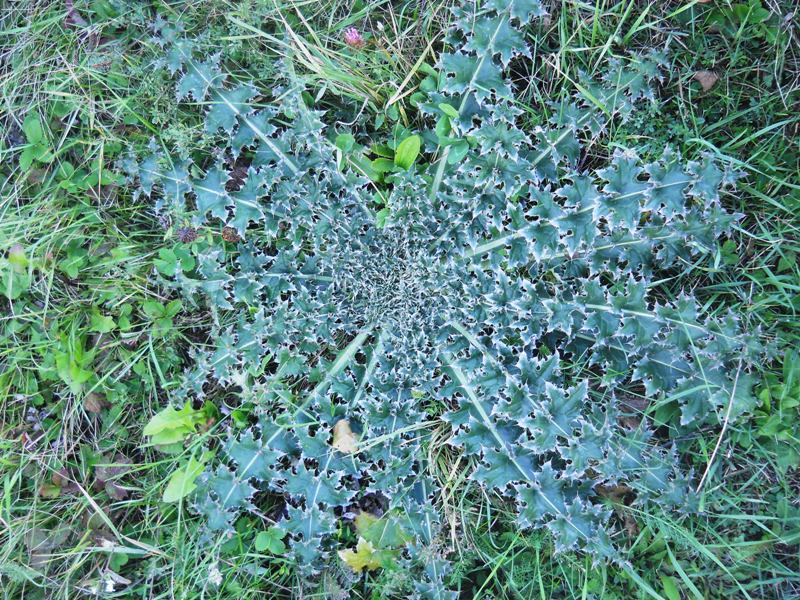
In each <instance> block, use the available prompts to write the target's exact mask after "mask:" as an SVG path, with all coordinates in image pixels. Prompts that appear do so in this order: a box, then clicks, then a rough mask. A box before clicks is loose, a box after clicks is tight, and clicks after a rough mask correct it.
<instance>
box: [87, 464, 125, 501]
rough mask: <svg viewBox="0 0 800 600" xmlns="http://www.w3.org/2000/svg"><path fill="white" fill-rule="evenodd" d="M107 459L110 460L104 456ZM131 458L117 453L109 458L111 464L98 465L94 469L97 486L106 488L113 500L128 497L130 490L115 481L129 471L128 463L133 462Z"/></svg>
mask: <svg viewBox="0 0 800 600" xmlns="http://www.w3.org/2000/svg"><path fill="white" fill-rule="evenodd" d="M103 458H104V459H105V460H109V459H108V458H106V457H103ZM131 462H132V461H131V459H129V458H128V457H127V456H125V455H124V454H120V453H117V454H115V455H114V458H113V459H111V460H109V464H105V465H98V466H97V467H95V469H94V476H95V488H96V489H98V488H99V489H105V491H106V493H107V494H108V495H109V497H110V498H112V499H113V500H124V499H125V498H127V497H128V494H129V492H128V490H126V489H125V488H124V487H122V486H120V485H119V484H117V483H116V481H114V480H115V479H116V478H119V477H122V476H123V475H125V473H127V472H128V471H129V468H128V465H130V464H131Z"/></svg>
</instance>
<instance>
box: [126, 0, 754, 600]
mask: <svg viewBox="0 0 800 600" xmlns="http://www.w3.org/2000/svg"><path fill="white" fill-rule="evenodd" d="M455 13H456V20H455V24H454V26H453V27H452V30H451V31H450V33H449V39H448V41H449V45H450V47H451V48H452V50H451V51H450V52H446V53H444V54H442V56H441V58H440V61H439V65H438V66H439V71H440V73H441V74H442V77H441V85H440V86H439V89H438V90H437V91H436V92H434V93H431V94H429V98H428V101H426V102H425V103H423V104H422V105H421V108H422V110H423V111H424V112H426V113H428V114H430V115H431V116H432V117H435V118H440V117H442V116H445V115H447V114H450V115H452V114H453V113H454V112H455V113H457V117H453V118H451V125H452V127H451V132H450V133H449V134H448V137H447V138H446V139H439V140H438V143H439V144H440V145H439V147H438V148H437V139H436V136H434V135H432V134H431V133H426V134H425V138H426V139H427V140H428V142H427V143H428V146H427V148H426V149H425V150H426V151H427V152H428V155H429V156H432V157H433V160H432V162H431V165H430V166H429V167H428V168H427V169H421V168H412V169H410V170H408V171H406V172H403V173H398V174H395V175H393V176H392V178H391V194H390V198H389V201H388V205H389V208H390V216H389V218H388V220H387V222H386V224H385V226H383V227H379V226H378V225H377V223H376V217H375V215H374V214H373V212H372V211H371V210H370V208H369V207H370V202H371V195H372V190H371V187H370V184H369V182H368V181H367V180H366V179H365V178H364V177H363V176H362V175H360V174H359V173H357V172H356V171H355V170H353V169H351V168H349V167H348V166H346V165H344V166H342V165H340V164H338V161H337V155H336V152H335V149H334V147H333V145H332V144H331V142H330V141H329V140H328V137H327V136H328V135H329V133H328V131H327V130H326V127H325V125H324V123H323V120H322V119H323V117H324V115H323V114H322V113H320V112H318V111H314V110H311V109H310V108H308V107H307V106H306V104H305V102H304V101H303V99H302V96H301V92H302V86H301V85H300V84H299V83H297V81H296V79H293V78H291V77H288V78H287V84H286V86H285V87H284V88H283V89H280V90H275V91H274V92H273V94H272V95H273V96H274V101H272V102H269V103H268V104H267V103H264V99H263V98H264V95H265V91H263V90H257V89H256V88H254V87H253V86H251V85H248V84H241V83H234V82H231V81H228V80H227V78H226V76H225V74H224V72H223V70H222V69H221V68H220V65H219V62H218V57H216V56H206V57H200V56H199V53H198V52H197V50H196V49H195V48H194V47H193V43H192V41H191V40H187V39H185V38H183V37H182V36H181V35H180V34H179V32H178V31H177V30H176V29H174V28H172V27H170V26H166V25H164V24H161V25H160V26H159V36H160V37H159V40H160V43H162V44H163V46H164V48H165V60H164V65H165V67H166V68H167V69H169V71H170V72H171V73H173V74H174V76H175V78H176V80H177V98H178V100H181V101H188V100H191V101H194V102H196V103H197V104H198V105H200V106H202V107H203V111H204V115H205V117H204V123H205V129H206V131H207V132H208V133H209V134H216V135H218V136H219V139H220V140H222V141H223V143H224V155H223V154H221V155H220V156H219V157H217V158H216V159H211V160H210V161H209V162H208V164H206V163H203V164H198V163H194V162H192V161H190V160H188V159H185V158H180V157H175V156H170V155H168V154H164V153H161V152H153V153H152V154H150V155H146V156H143V157H140V159H139V160H138V161H135V162H133V163H131V165H130V172H131V175H132V178H133V180H135V181H136V182H137V184H138V190H139V192H140V193H142V194H144V195H146V196H149V197H150V198H152V199H153V200H154V202H155V206H156V208H157V210H158V211H159V212H163V213H167V214H168V215H169V216H170V217H171V219H172V222H173V223H181V222H182V223H191V224H192V225H193V226H194V227H197V228H209V229H211V230H216V231H218V230H219V229H220V228H221V227H222V225H228V226H230V227H233V228H235V229H236V230H237V231H238V232H239V234H240V235H241V236H242V238H243V240H242V241H241V242H239V243H238V246H237V248H236V251H235V252H229V251H225V250H223V247H222V246H221V245H217V246H211V245H208V244H201V245H200V246H198V247H199V248H200V252H199V255H198V256H197V266H196V268H195V269H194V270H192V271H191V272H183V271H182V270H181V263H180V262H178V263H176V270H175V273H174V275H173V277H172V278H171V281H172V284H173V285H174V286H176V287H177V288H179V289H181V290H182V292H183V293H184V294H185V295H186V296H187V297H188V298H191V299H194V300H196V301H197V302H205V303H206V304H207V305H208V306H210V307H212V308H213V309H214V311H215V313H216V314H217V315H218V322H219V325H218V327H217V329H216V330H215V331H214V332H212V336H211V339H212V340H213V346H212V347H211V348H210V349H208V350H206V351H200V352H198V353H197V354H196V355H195V356H194V359H195V367H194V368H193V370H192V372H191V373H189V374H188V376H187V379H186V386H185V389H184V391H183V393H184V394H186V395H190V396H194V397H202V396H203V395H204V391H205V390H206V389H207V386H208V384H209V383H211V382H216V383H218V384H220V385H222V386H226V387H238V388H241V389H242V390H243V392H242V393H246V394H248V396H249V397H250V398H255V399H257V405H258V406H257V411H258V417H257V418H258V423H257V424H255V425H253V426H252V427H250V428H245V429H244V430H234V429H232V430H231V431H230V434H229V437H228V440H227V442H226V443H225V445H224V448H222V449H221V451H220V452H219V453H218V458H219V461H218V463H217V464H216V465H214V466H213V468H209V470H208V471H207V472H206V473H205V475H204V476H203V478H202V483H201V486H200V491H199V493H198V494H197V496H196V508H197V510H198V511H200V512H201V513H202V514H204V515H205V516H206V517H207V520H208V526H209V528H210V530H212V531H214V532H225V531H229V530H231V528H232V524H233V522H234V520H235V519H236V518H237V516H238V515H240V514H242V512H243V511H257V510H258V506H257V503H258V498H259V496H258V494H259V493H260V492H269V493H272V494H276V495H279V496H281V497H282V498H283V499H284V500H285V503H286V507H285V510H284V512H283V514H282V518H281V520H280V522H279V524H280V526H281V527H282V528H283V529H284V530H285V531H286V532H287V533H288V535H289V537H288V540H289V544H290V547H291V552H292V553H293V554H294V556H295V558H296V559H297V561H298V563H299V564H300V565H301V566H302V568H303V569H304V571H305V572H306V573H308V574H313V573H315V572H317V571H318V570H319V569H321V568H323V567H324V565H325V560H326V558H327V557H329V556H330V554H331V551H332V550H333V549H335V544H334V543H333V541H332V539H331V536H332V535H333V534H335V532H336V531H337V529H338V528H339V526H340V517H341V516H342V515H343V514H345V513H347V511H350V510H352V509H353V508H354V507H356V506H357V505H358V502H359V501H361V500H363V499H364V498H365V497H367V496H371V497H379V498H381V499H382V500H383V501H384V502H385V503H386V505H387V506H386V510H387V512H388V513H390V514H393V515H401V516H398V517H397V520H398V523H399V525H398V526H399V527H401V528H403V529H404V530H405V532H406V533H407V534H408V535H409V536H410V538H411V539H412V540H413V541H411V542H408V543H407V544H406V547H405V550H404V555H403V560H409V561H412V562H413V564H415V565H418V567H419V568H421V569H422V571H423V573H424V576H423V577H420V578H418V579H419V583H418V584H416V585H417V590H416V591H417V593H418V594H419V595H421V596H425V597H454V594H452V593H450V592H446V591H445V588H444V587H443V585H442V581H443V577H444V576H445V575H446V573H447V563H446V561H445V559H444V555H445V549H444V545H445V544H446V534H445V533H444V532H443V531H442V525H441V515H439V514H438V513H437V511H436V510H435V506H436V498H437V493H438V487H437V482H436V481H435V480H433V479H432V478H431V477H430V475H429V471H430V470H429V469H428V465H427V464H426V461H425V458H424V457H425V453H424V451H423V447H422V444H421V441H420V440H421V439H422V438H424V435H421V433H422V434H424V432H425V431H426V430H427V428H429V427H432V426H437V421H438V426H441V424H442V420H443V421H444V422H445V423H446V427H448V428H449V430H450V431H451V432H452V437H451V438H450V444H452V446H453V447H454V448H456V449H457V450H458V451H459V452H461V453H463V456H464V459H465V460H466V461H467V462H468V465H469V466H470V468H471V472H470V476H469V477H470V479H471V480H472V481H473V482H474V483H475V484H476V485H479V486H481V487H483V488H485V489H486V490H487V491H491V492H492V493H494V494H497V495H499V496H502V497H503V498H505V499H506V501H507V502H508V503H510V504H512V505H514V506H516V510H517V511H518V523H519V525H520V527H524V528H533V527H536V528H541V527H545V528H547V529H548V530H549V531H550V532H551V533H552V535H553V537H554V540H555V543H556V545H557V548H559V549H562V550H568V549H582V550H584V551H586V552H589V553H591V554H592V555H593V556H595V557H596V558H598V559H600V558H613V557H615V556H616V555H617V552H616V551H615V548H614V543H613V541H612V535H611V534H612V529H611V528H610V527H609V525H608V521H609V517H610V510H609V508H608V507H607V506H606V505H605V504H603V502H602V501H601V500H600V499H599V498H598V489H599V486H613V485H617V484H624V485H627V486H629V487H630V488H632V489H634V490H635V491H636V500H635V502H636V503H637V504H645V503H647V502H657V503H659V504H661V505H664V506H673V507H675V509H677V510H692V509H693V507H694V506H695V498H694V496H693V494H692V492H691V487H690V485H689V483H690V480H691V479H692V474H691V473H686V472H684V471H682V470H681V468H680V466H679V464H678V456H677V452H676V449H675V447H674V446H672V445H670V444H669V443H665V442H664V439H663V436H661V437H660V438H657V436H655V434H654V432H653V431H652V430H650V429H649V428H648V423H647V420H646V419H645V420H642V422H641V425H639V426H638V427H636V428H630V427H626V426H625V425H624V424H625V423H628V424H629V421H624V420H621V419H620V408H619V406H618V404H619V400H620V395H621V394H622V391H621V390H623V389H636V388H637V387H639V388H641V389H643V390H644V391H645V393H646V395H647V396H648V397H650V398H653V399H663V398H666V397H669V398H672V399H674V400H675V401H677V402H678V403H679V404H680V411H681V423H682V424H683V425H685V426H697V425H700V424H704V423H714V422H716V421H717V418H718V415H719V414H720V413H721V412H724V410H725V409H726V408H727V406H728V404H729V400H731V398H733V405H732V406H733V409H732V414H733V416H734V417H735V416H736V415H737V414H738V413H740V412H742V411H743V410H745V409H746V407H747V403H748V401H749V389H750V385H749V380H748V376H747V374H746V369H745V367H746V366H747V364H748V362H749V361H750V360H751V357H752V355H753V353H754V352H755V349H754V348H753V347H752V346H753V345H752V344H751V343H749V342H747V341H746V339H745V338H744V337H743V336H741V335H740V332H739V329H738V325H737V323H736V321H735V319H734V317H732V316H725V317H722V318H711V317H709V316H707V315H706V314H704V308H703V307H701V306H698V305H697V303H696V302H695V300H694V299H693V298H692V297H691V296H690V295H688V294H685V293H684V294H681V295H679V296H678V297H676V298H675V299H674V300H667V299H664V298H661V297H657V296H656V295H655V294H654V292H653V288H654V285H655V282H656V280H658V279H659V278H660V275H658V273H663V272H664V270H668V269H671V268H674V267H676V268H678V269H683V268H685V267H686V266H687V265H691V264H693V263H695V262H698V261H701V260H702V259H703V257H704V256H707V255H710V254H712V253H713V252H714V250H715V248H716V241H717V239H718V238H719V237H720V235H723V234H724V233H725V232H727V231H728V230H729V229H730V227H731V225H732V224H733V223H734V222H735V220H736V218H737V217H736V216H735V215H732V214H730V213H728V212H726V211H725V210H724V209H723V208H722V206H721V204H720V196H719V193H720V189H721V188H723V187H724V186H725V185H728V184H730V183H731V182H732V180H733V177H732V174H731V173H730V172H728V171H726V170H725V169H723V168H721V167H720V166H719V165H717V164H715V162H714V161H713V160H711V159H710V158H709V157H701V158H700V159H699V160H697V161H690V162H685V161H683V160H682V159H681V157H680V156H678V155H677V154H676V153H674V152H672V151H669V150H667V151H665V152H664V154H663V156H662V157H661V158H660V159H658V160H656V161H654V162H651V163H645V162H643V161H642V160H641V159H640V158H639V157H638V156H637V154H636V153H635V152H634V151H617V152H615V153H614V154H613V156H612V157H611V158H610V160H609V161H608V165H607V166H606V167H605V168H602V169H598V170H593V171H589V170H581V169H580V168H579V166H578V165H579V164H581V160H582V154H581V152H582V142H583V140H586V139H591V138H594V137H596V136H598V135H600V134H601V133H602V132H603V130H604V128H605V127H606V126H607V124H608V123H609V122H611V120H613V119H617V120H620V119H624V118H626V117H627V116H628V115H629V114H630V113H631V112H632V111H633V110H635V106H636V104H637V103H639V102H642V101H647V100H648V99H652V98H653V91H652V90H653V84H654V82H655V81H656V80H657V79H658V78H659V77H660V72H661V69H662V67H663V65H662V62H661V59H660V58H659V57H658V56H657V55H655V54H654V55H650V56H634V57H631V58H630V59H628V60H625V61H617V62H612V63H611V64H609V65H608V68H607V69H605V71H604V72H605V75H604V76H603V78H602V79H599V80H596V81H595V80H591V79H589V78H588V77H586V78H585V81H583V84H582V89H583V90H585V95H578V96H575V97H572V98H568V99H566V100H563V101H559V102H555V101H554V102H553V103H552V105H551V106H548V107H545V108H546V109H547V111H548V113H549V114H550V115H551V116H550V117H549V120H548V121H547V123H546V125H545V126H541V127H537V128H535V129H533V131H531V132H526V131H523V130H522V129H520V127H519V123H520V119H521V111H520V109H519V108H517V106H515V103H514V100H513V88H512V84H511V83H510V82H509V80H508V78H507V69H508V67H509V64H510V63H512V62H514V61H517V62H518V63H521V64H524V62H525V60H526V58H527V57H529V51H528V47H527V44H526V42H525V37H524V28H525V25H526V24H527V23H528V22H529V21H530V20H532V19H534V18H536V17H539V16H541V15H542V14H543V10H542V7H541V5H540V4H539V0H492V1H490V2H486V3H483V4H482V5H481V7H476V6H475V5H473V4H472V3H465V4H464V5H463V6H461V7H459V8H458V9H456V11H455ZM224 157H227V158H229V159H233V158H240V159H244V160H245V162H246V164H247V165H248V168H247V173H246V177H245V178H244V181H241V182H238V183H237V184H236V185H231V184H230V181H231V174H230V173H229V172H228V170H227V169H226V167H225V166H224V163H223V160H222V159H223V158H224ZM263 364H268V368H267V373H268V374H263V373H264V369H263V368H262V367H263ZM433 405H436V406H443V407H446V409H445V412H444V414H442V415H441V416H440V417H437V416H435V415H434V414H433V413H431V412H430V411H428V410H427V409H428V408H429V407H431V406H433ZM340 419H347V420H348V421H349V422H350V423H351V424H352V426H353V429H354V430H356V432H357V433H358V435H359V438H360V443H359V451H358V452H357V453H356V454H345V453H342V452H339V451H338V450H335V449H334V448H333V446H332V445H331V438H332V430H333V426H334V424H335V423H336V422H337V421H339V420H340Z"/></svg>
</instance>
